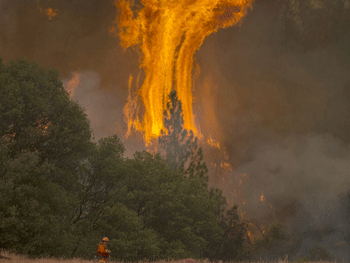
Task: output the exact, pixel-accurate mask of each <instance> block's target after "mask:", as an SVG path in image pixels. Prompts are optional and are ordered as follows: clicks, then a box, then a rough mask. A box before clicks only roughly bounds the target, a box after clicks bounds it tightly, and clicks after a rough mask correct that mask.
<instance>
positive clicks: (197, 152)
mask: <svg viewBox="0 0 350 263" xmlns="http://www.w3.org/2000/svg"><path fill="white" fill-rule="evenodd" d="M183 125H184V120H183V112H182V104H181V101H179V100H178V98H177V95H176V91H175V90H173V91H172V92H171V93H170V94H169V102H168V103H167V110H165V111H164V128H165V130H162V131H161V136H160V137H159V139H158V142H159V145H160V147H161V149H162V150H163V151H164V152H165V158H166V160H167V162H168V165H169V167H171V168H172V169H174V170H175V169H178V170H180V171H182V172H183V174H186V175H196V176H199V177H205V176H206V173H207V171H208V169H207V166H206V164H205V163H204V162H203V150H202V148H201V147H199V148H198V138H197V137H195V136H194V134H193V132H192V131H191V130H190V131H187V130H186V129H184V127H183Z"/></svg>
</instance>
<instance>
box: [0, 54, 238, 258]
mask: <svg viewBox="0 0 350 263" xmlns="http://www.w3.org/2000/svg"><path fill="white" fill-rule="evenodd" d="M169 99H170V102H169V104H168V110H167V112H166V113H165V126H166V129H167V131H166V132H164V133H163V135H162V136H161V138H160V139H159V142H160V144H161V145H162V147H164V148H163V149H164V151H165V152H166V156H165V157H162V156H161V155H160V154H156V153H148V152H136V153H135V154H134V157H133V158H125V157H124V150H125V148H124V145H123V144H122V142H121V140H120V139H119V137H118V136H117V135H114V136H111V137H106V138H102V139H100V140H99V141H97V142H96V141H93V140H92V133H91V129H90V125H89V121H88V119H87V117H86V114H85V113H84V111H83V109H82V108H81V107H80V106H79V104H78V103H76V102H73V101H72V100H70V98H69V96H68V94H67V92H66V91H65V90H64V88H63V86H62V83H61V81H60V76H59V74H58V72H57V71H56V70H50V69H43V68H41V67H40V66H38V65H37V64H35V63H33V62H30V61H28V60H25V59H18V60H14V61H11V62H9V63H8V64H7V65H5V64H3V63H2V61H1V63H0V119H1V120H2V121H1V122H0V191H1V199H0V218H1V224H0V232H1V237H2V238H1V240H0V245H1V247H2V248H3V249H6V250H9V251H12V252H16V253H25V254H28V255H31V256H57V257H62V256H63V257H73V256H80V257H85V258H90V257H91V255H92V254H93V253H95V252H96V250H97V245H98V243H99V241H100V240H101V238H102V237H104V236H108V237H109V239H110V244H109V248H110V249H111V250H112V251H113V252H114V253H113V254H112V255H113V258H114V259H117V260H126V261H138V260H141V259H149V260H156V259H180V258H184V257H195V258H200V257H208V258H211V259H234V258H238V257H239V255H240V254H241V252H240V250H241V249H242V246H243V243H244V240H243V239H242V233H243V234H244V225H243V224H241V223H240V220H239V217H238V214H237V210H236V209H233V210H232V209H231V210H227V204H226V200H225V198H224V196H223V195H222V193H221V191H220V190H218V189H212V188H209V187H208V176H207V169H206V166H205V163H204V162H203V161H202V158H203V152H202V150H201V149H200V148H199V147H198V140H197V138H194V136H193V133H192V132H191V131H186V130H185V129H183V120H182V109H181V103H180V102H179V101H178V100H177V97H176V93H174V92H173V93H171V94H170V97H169Z"/></svg>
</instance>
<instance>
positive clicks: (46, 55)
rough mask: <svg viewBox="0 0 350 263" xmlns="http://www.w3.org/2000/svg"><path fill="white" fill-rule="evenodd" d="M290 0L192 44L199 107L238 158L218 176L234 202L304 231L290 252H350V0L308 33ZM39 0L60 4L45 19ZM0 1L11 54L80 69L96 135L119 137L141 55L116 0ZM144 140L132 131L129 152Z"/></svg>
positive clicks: (5, 53) (2, 50) (4, 40)
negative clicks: (122, 29) (114, 30)
mask: <svg viewBox="0 0 350 263" xmlns="http://www.w3.org/2000/svg"><path fill="white" fill-rule="evenodd" d="M322 1H327V0H322ZM283 2H288V1H287V0H280V1H273V0H260V1H259V0H256V1H255V4H254V6H253V10H252V11H250V12H249V13H248V15H247V17H246V18H245V19H244V20H243V22H242V24H241V26H236V27H231V28H226V29H222V30H219V31H218V32H217V33H216V34H213V35H210V36H208V37H207V38H206V39H205V41H204V43H203V45H202V46H201V48H200V50H199V51H197V53H196V55H195V57H196V61H197V62H198V65H199V67H200V69H201V70H200V71H201V73H200V75H199V77H198V79H197V80H196V81H195V86H194V89H193V92H194V110H195V116H196V117H197V118H198V121H199V122H200V126H201V128H202V132H203V134H204V135H206V136H207V135H212V137H213V138H214V139H218V140H219V141H220V142H221V144H222V145H221V146H222V147H225V149H226V152H227V156H228V159H227V160H225V161H227V162H229V163H230V164H231V165H232V168H233V170H232V171H230V172H227V174H225V175H224V176H222V177H225V178H226V179H225V182H221V181H220V180H215V178H211V179H212V182H213V184H215V185H217V186H219V187H220V188H222V189H223V190H224V192H225V194H226V196H227V198H228V200H229V201H230V203H239V204H240V205H241V206H242V209H244V210H246V211H247V214H249V217H250V218H251V219H252V220H253V221H255V222H261V223H262V224H263V223H265V222H266V223H269V222H276V221H281V222H283V223H284V224H285V225H286V227H287V228H288V231H289V232H290V233H291V234H293V235H295V236H294V239H295V240H298V244H299V246H298V247H297V248H295V251H294V252H295V254H297V253H300V254H303V253H304V254H305V253H306V251H307V250H308V249H310V248H312V247H314V246H316V245H323V246H325V247H326V248H327V249H328V250H329V251H330V252H331V253H332V254H333V255H334V256H336V257H337V258H338V259H340V260H343V259H344V258H349V257H348V254H347V253H348V252H346V251H349V249H348V248H349V241H348V239H347V235H348V234H347V233H349V231H348V226H347V223H346V222H347V221H346V220H347V217H348V214H347V210H346V209H344V205H343V203H342V202H343V201H341V200H342V199H340V197H339V196H341V195H342V194H343V193H344V192H346V191H347V190H348V189H349V178H350V175H349V171H350V167H349V163H350V153H349V150H350V149H349V144H350V103H349V101H350V45H349V36H350V34H349V33H350V32H349V28H348V27H347V25H348V20H341V19H348V17H350V15H349V14H348V12H349V10H350V9H349V7H350V4H349V1H343V2H344V7H345V6H346V7H347V9H346V10H345V11H344V12H343V13H342V14H340V15H339V14H335V13H334V14H333V15H332V14H331V15H329V16H327V15H326V12H323V11H322V10H321V9H320V10H321V13H322V12H323V13H322V14H320V15H318V17H317V20H315V21H318V24H317V26H313V27H307V29H308V30H307V31H306V33H307V34H306V35H304V37H305V36H307V37H308V38H307V41H306V40H305V41H304V42H302V43H301V42H298V37H295V36H296V35H295V34H296V32H295V31H293V30H290V28H293V27H287V25H286V23H285V19H284V18H285V17H284V13H283V8H282V3H283ZM294 2H296V1H294ZM318 2H320V1H318ZM305 3H307V1H305ZM305 5H306V4H305ZM38 6H39V7H41V8H42V9H43V10H45V9H47V8H53V9H55V10H56V9H57V10H58V13H57V15H56V16H55V17H52V19H51V20H49V18H48V17H47V16H46V15H45V13H43V12H40V9H39V8H38ZM0 7H1V8H0V28H1V30H0V55H1V56H2V58H3V59H4V61H5V62H7V61H9V60H10V59H14V58H17V57H19V56H24V57H26V58H29V59H32V60H34V61H35V62H37V63H39V64H40V65H41V66H43V67H50V68H57V69H58V70H59V71H60V73H61V75H62V78H63V83H64V84H65V85H67V83H68V82H69V81H70V80H71V79H72V78H73V75H72V74H73V72H79V73H80V74H81V76H80V82H79V85H78V87H77V89H76V90H75V92H74V94H73V97H72V99H73V100H77V101H79V103H80V104H81V105H82V106H83V107H84V108H85V110H86V113H87V115H88V118H89V119H90V121H91V127H92V129H93V131H94V135H95V137H96V138H100V137H103V136H107V135H111V134H114V133H117V134H118V135H119V136H120V137H122V136H123V135H124V134H125V133H124V131H125V127H124V126H123V125H125V123H124V116H123V115H122V110H121V109H122V107H124V105H125V103H126V99H127V96H128V90H127V87H128V80H129V78H128V76H129V74H132V75H133V76H137V73H138V71H139V69H138V62H139V58H138V54H137V53H136V52H134V51H133V50H129V49H128V50H127V51H126V52H125V53H124V52H123V50H122V48H121V47H120V45H119V39H118V38H116V37H114V36H111V35H110V34H109V32H108V28H109V26H110V25H111V23H112V22H113V21H114V19H115V11H116V10H115V7H114V6H113V4H112V1H111V0H76V1H66V0H55V1H54V0H46V1H43V0H35V1H34V0H16V1H12V0H0ZM327 10H328V9H327ZM301 17H303V16H301ZM304 17H306V18H310V17H311V16H308V15H305V16H304ZM344 17H345V18H344ZM311 18H313V17H311ZM308 21H309V22H308V23H311V22H310V21H313V20H312V19H309V20H308ZM322 21H324V22H322ZM344 21H345V22H344ZM339 25H342V26H339ZM298 28H299V27H298ZM335 33H336V34H337V35H334V34H335ZM299 35H300V34H299ZM299 35H297V36H299ZM299 39H300V38H299ZM208 80H209V81H208ZM208 85H209V86H208ZM210 87H211V88H210ZM209 97H210V98H211V101H210V103H208V101H206V100H208V98H209ZM210 108H213V109H214V110H215V111H212V112H211V111H210V110H208V109H210ZM141 144H142V141H137V140H135V138H133V140H130V141H129V142H126V145H125V146H126V149H127V150H128V151H129V152H128V153H127V155H131V152H132V151H133V150H134V149H140V148H141V146H140V145H141ZM204 156H205V158H207V160H209V161H210V158H215V156H214V155H211V154H210V152H204ZM209 161H208V162H209ZM243 174H245V176H243ZM220 178H221V177H220ZM240 181H242V183H241V184H240ZM233 189H237V191H240V194H242V195H241V197H238V196H237V195H235V193H234V192H233ZM262 194H263V195H264V200H265V201H264V202H261V201H260V198H261V195H262ZM239 198H241V199H239ZM242 199H245V206H244V207H243V200H242ZM326 230H327V231H328V230H329V231H328V232H327V231H326ZM315 233H316V234H315ZM344 251H345V252H344Z"/></svg>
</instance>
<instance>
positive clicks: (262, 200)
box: [260, 194, 265, 202]
mask: <svg viewBox="0 0 350 263" xmlns="http://www.w3.org/2000/svg"><path fill="white" fill-rule="evenodd" d="M264 200H265V198H264V194H261V196H260V202H264Z"/></svg>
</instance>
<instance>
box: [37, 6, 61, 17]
mask: <svg viewBox="0 0 350 263" xmlns="http://www.w3.org/2000/svg"><path fill="white" fill-rule="evenodd" d="M38 9H39V10H40V12H41V13H43V14H45V15H47V16H48V17H49V20H52V18H53V17H54V16H57V15H58V9H53V8H51V7H50V8H47V9H45V10H44V9H43V8H42V7H40V6H38Z"/></svg>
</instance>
